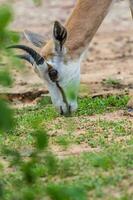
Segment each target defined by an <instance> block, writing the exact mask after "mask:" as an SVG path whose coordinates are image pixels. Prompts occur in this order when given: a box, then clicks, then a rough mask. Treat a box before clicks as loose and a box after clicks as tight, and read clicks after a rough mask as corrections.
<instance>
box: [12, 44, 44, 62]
mask: <svg viewBox="0 0 133 200" xmlns="http://www.w3.org/2000/svg"><path fill="white" fill-rule="evenodd" d="M11 48H17V49H22V50H24V51H26V52H27V53H29V54H30V56H32V58H33V59H34V61H35V62H36V64H37V65H39V64H43V63H44V58H43V57H41V56H40V55H39V53H37V52H36V51H35V50H33V49H32V48H30V47H28V46H25V45H12V46H9V47H8V49H11Z"/></svg>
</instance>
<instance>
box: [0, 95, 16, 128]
mask: <svg viewBox="0 0 133 200" xmlns="http://www.w3.org/2000/svg"><path fill="white" fill-rule="evenodd" d="M13 125H14V120H13V111H12V110H11V109H10V108H9V105H8V104H7V102H6V101H4V100H3V99H0V129H1V130H2V131H9V130H10V129H12V128H13Z"/></svg>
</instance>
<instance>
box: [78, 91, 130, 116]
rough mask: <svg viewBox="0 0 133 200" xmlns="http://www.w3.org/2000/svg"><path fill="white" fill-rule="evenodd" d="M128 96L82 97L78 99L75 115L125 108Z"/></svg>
mask: <svg viewBox="0 0 133 200" xmlns="http://www.w3.org/2000/svg"><path fill="white" fill-rule="evenodd" d="M128 100H129V97H128V96H126V95H125V96H109V97H106V98H100V97H97V98H83V99H80V100H79V109H78V112H77V115H93V114H100V113H103V112H112V111H114V110H117V109H125V107H126V105H127V102H128Z"/></svg>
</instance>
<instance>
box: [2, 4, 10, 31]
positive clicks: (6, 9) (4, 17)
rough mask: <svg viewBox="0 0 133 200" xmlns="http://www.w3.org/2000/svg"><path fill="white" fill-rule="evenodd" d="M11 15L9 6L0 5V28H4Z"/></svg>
mask: <svg viewBox="0 0 133 200" xmlns="http://www.w3.org/2000/svg"><path fill="white" fill-rule="evenodd" d="M12 19H13V15H12V10H11V7H9V6H8V5H2V6H0V30H3V29H5V28H6V27H7V26H8V24H9V23H10V22H11V21H12Z"/></svg>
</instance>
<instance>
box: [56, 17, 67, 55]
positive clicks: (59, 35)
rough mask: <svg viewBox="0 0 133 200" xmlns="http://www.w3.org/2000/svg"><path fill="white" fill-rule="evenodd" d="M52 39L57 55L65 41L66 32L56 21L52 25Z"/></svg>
mask: <svg viewBox="0 0 133 200" xmlns="http://www.w3.org/2000/svg"><path fill="white" fill-rule="evenodd" d="M53 38H54V43H55V50H56V51H57V52H58V53H59V52H62V49H63V45H64V43H65V41H66V39H67V30H66V28H65V27H64V26H62V25H61V24H60V23H59V22H58V21H55V23H54V29H53Z"/></svg>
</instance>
